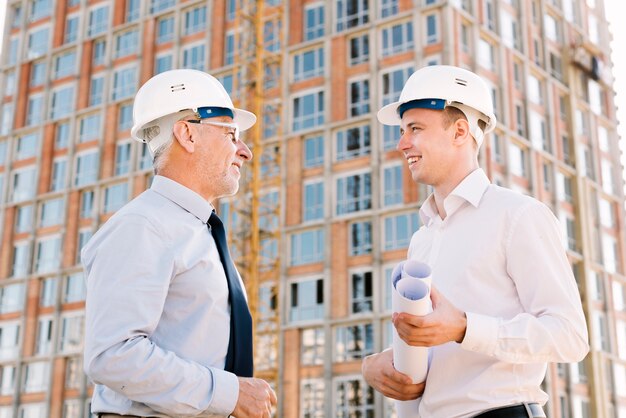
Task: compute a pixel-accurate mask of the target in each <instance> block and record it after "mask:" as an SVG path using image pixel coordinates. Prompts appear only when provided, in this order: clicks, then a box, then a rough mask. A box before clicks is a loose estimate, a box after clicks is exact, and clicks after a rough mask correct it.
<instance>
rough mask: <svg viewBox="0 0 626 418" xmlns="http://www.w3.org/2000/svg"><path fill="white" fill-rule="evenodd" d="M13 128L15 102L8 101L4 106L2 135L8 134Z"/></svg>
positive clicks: (0, 125) (0, 129)
mask: <svg viewBox="0 0 626 418" xmlns="http://www.w3.org/2000/svg"><path fill="white" fill-rule="evenodd" d="M12 128H13V103H6V104H5V105H4V106H3V107H2V121H1V122H0V135H8V134H9V132H10V131H11V129H12Z"/></svg>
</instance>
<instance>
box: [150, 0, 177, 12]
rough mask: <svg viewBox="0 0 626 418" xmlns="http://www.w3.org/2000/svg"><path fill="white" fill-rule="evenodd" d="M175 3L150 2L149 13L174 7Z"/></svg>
mask: <svg viewBox="0 0 626 418" xmlns="http://www.w3.org/2000/svg"><path fill="white" fill-rule="evenodd" d="M175 4H176V2H175V1H174V0H151V5H150V13H158V12H161V11H163V10H166V9H169V8H170V7H174V5H175Z"/></svg>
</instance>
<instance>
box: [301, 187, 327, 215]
mask: <svg viewBox="0 0 626 418" xmlns="http://www.w3.org/2000/svg"><path fill="white" fill-rule="evenodd" d="M302 206H303V207H304V216H303V218H304V221H313V220H317V219H323V218H324V181H323V180H316V181H315V182H310V183H305V184H304V199H303V202H302Z"/></svg>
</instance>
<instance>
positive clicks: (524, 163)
mask: <svg viewBox="0 0 626 418" xmlns="http://www.w3.org/2000/svg"><path fill="white" fill-rule="evenodd" d="M527 154H528V151H527V150H526V149H524V148H521V147H520V146H519V145H517V144H509V169H510V170H511V174H513V175H516V176H518V177H526V176H527V175H528V156H527Z"/></svg>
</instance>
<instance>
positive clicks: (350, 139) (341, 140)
mask: <svg viewBox="0 0 626 418" xmlns="http://www.w3.org/2000/svg"><path fill="white" fill-rule="evenodd" d="M369 153H370V127H369V125H362V126H356V127H352V128H348V129H345V130H341V131H339V132H337V161H341V160H345V159H349V158H354V157H359V156H362V155H369Z"/></svg>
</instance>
